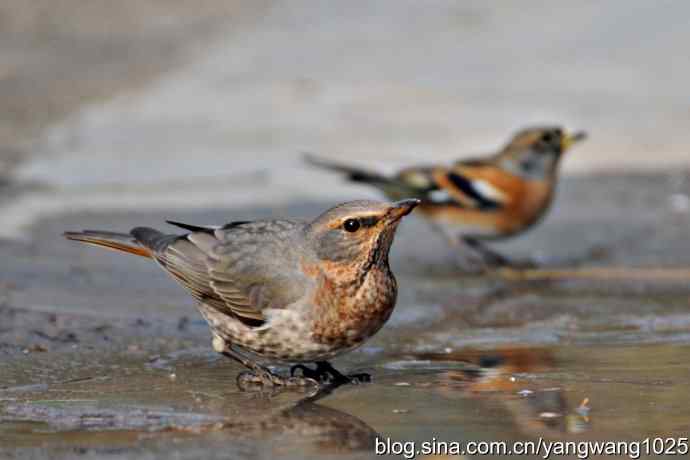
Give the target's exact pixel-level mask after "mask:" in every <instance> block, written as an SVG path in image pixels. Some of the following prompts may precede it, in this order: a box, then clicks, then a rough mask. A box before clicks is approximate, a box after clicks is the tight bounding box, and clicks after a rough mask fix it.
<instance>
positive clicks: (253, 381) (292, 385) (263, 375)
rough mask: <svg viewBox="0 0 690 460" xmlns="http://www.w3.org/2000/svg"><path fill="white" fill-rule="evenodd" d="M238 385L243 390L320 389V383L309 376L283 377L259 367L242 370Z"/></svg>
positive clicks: (238, 377)
mask: <svg viewBox="0 0 690 460" xmlns="http://www.w3.org/2000/svg"><path fill="white" fill-rule="evenodd" d="M237 386H238V387H239V389H240V390H242V391H252V392H253V391H265V390H280V389H288V388H289V389H298V390H302V389H303V390H305V391H312V390H315V389H318V387H319V383H318V382H317V381H316V380H314V379H312V378H309V377H304V376H303V377H294V376H290V377H281V376H279V375H276V374H274V373H272V372H271V371H269V370H268V369H264V368H261V369H257V370H255V371H254V372H248V371H247V372H242V373H240V374H239V375H238V376H237Z"/></svg>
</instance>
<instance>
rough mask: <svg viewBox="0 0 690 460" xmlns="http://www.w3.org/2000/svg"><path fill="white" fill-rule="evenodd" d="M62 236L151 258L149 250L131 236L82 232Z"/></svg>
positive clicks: (102, 232)
mask: <svg viewBox="0 0 690 460" xmlns="http://www.w3.org/2000/svg"><path fill="white" fill-rule="evenodd" d="M64 236H65V238H67V239H68V240H73V241H79V242H81V243H86V244H91V245H93V246H100V247H103V248H108V249H112V250H114V251H121V252H127V253H129V254H134V255H137V256H141V257H146V258H149V259H151V258H153V256H152V253H151V251H150V250H149V249H147V248H145V247H143V246H141V244H139V243H138V242H137V240H136V239H135V238H134V237H133V236H132V235H128V234H126V233H115V232H107V231H98V230H84V231H83V232H65V233H64Z"/></svg>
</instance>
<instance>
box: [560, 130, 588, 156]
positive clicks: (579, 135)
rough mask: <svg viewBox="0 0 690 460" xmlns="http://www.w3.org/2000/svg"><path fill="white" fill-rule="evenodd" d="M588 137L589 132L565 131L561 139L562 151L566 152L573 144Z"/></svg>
mask: <svg viewBox="0 0 690 460" xmlns="http://www.w3.org/2000/svg"><path fill="white" fill-rule="evenodd" d="M585 139H587V133H586V132H584V131H577V132H575V133H572V134H571V133H565V134H564V135H563V138H562V139H561V151H562V152H565V151H566V150H568V149H569V148H570V147H572V145H573V144H575V143H577V142H580V141H583V140H585Z"/></svg>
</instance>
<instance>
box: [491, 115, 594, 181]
mask: <svg viewBox="0 0 690 460" xmlns="http://www.w3.org/2000/svg"><path fill="white" fill-rule="evenodd" d="M586 137H587V135H586V134H585V132H583V131H578V132H575V133H568V132H566V131H565V130H563V128H561V127H559V126H547V127H532V128H527V129H523V130H522V131H519V132H518V133H517V134H515V136H513V138H512V139H511V140H510V142H509V143H508V144H507V145H506V146H505V147H504V148H503V150H502V151H501V152H500V153H499V155H498V161H499V163H500V164H501V166H502V167H504V168H506V169H508V170H509V171H510V172H512V173H513V174H516V175H518V176H521V177H524V178H526V179H536V180H540V179H547V178H548V177H549V176H551V175H553V174H555V172H556V169H557V168H558V164H559V161H560V159H561V156H562V154H563V153H565V152H566V151H567V150H568V149H570V147H571V146H572V145H573V144H575V143H577V142H579V141H582V140H584V139H585V138H586Z"/></svg>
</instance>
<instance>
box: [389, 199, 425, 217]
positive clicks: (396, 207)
mask: <svg viewBox="0 0 690 460" xmlns="http://www.w3.org/2000/svg"><path fill="white" fill-rule="evenodd" d="M419 203H421V201H420V200H418V199H416V198H412V199H408V200H400V201H396V202H394V203H392V204H391V207H390V209H389V210H388V212H387V216H388V217H389V219H391V220H400V219H402V218H403V217H405V216H406V215H408V214H409V213H411V212H412V210H413V209H414V208H416V207H417V205H418V204H419Z"/></svg>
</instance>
